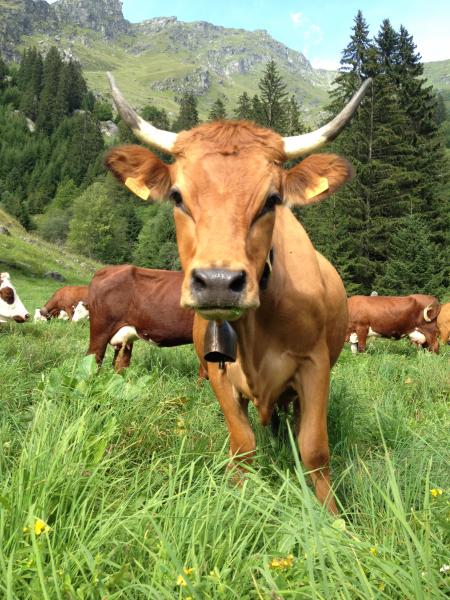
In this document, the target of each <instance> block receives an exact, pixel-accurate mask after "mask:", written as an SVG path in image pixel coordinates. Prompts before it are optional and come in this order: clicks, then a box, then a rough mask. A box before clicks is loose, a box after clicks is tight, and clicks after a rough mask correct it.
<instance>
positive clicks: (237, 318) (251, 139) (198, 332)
mask: <svg viewBox="0 0 450 600" xmlns="http://www.w3.org/2000/svg"><path fill="white" fill-rule="evenodd" d="M110 81H111V84H112V90H113V96H114V100H115V102H116V105H117V108H118V110H119V112H120V114H121V116H122V118H123V119H125V121H126V122H127V123H128V124H129V125H130V126H131V128H132V129H133V132H134V133H135V134H136V135H137V136H139V137H140V139H141V140H143V141H146V142H147V143H149V144H150V145H153V146H155V147H157V148H159V149H161V150H165V151H166V152H170V153H172V155H173V156H174V158H175V159H176V160H175V162H174V163H173V164H171V165H167V164H165V163H163V162H162V161H161V160H159V159H158V158H157V157H156V156H155V155H154V154H152V153H151V152H149V151H148V150H146V149H144V148H141V147H139V146H124V147H119V148H116V149H113V150H112V151H111V152H110V153H109V155H108V156H107V158H106V165H107V166H108V168H109V169H110V170H111V171H112V172H113V173H114V174H115V175H116V177H118V178H119V179H120V180H121V181H122V182H123V183H125V185H126V186H127V187H128V188H129V189H131V190H132V191H134V192H135V193H136V194H137V195H138V196H140V197H141V198H144V199H148V198H149V197H152V198H155V199H160V200H162V199H164V198H166V197H170V198H171V199H172V200H173V202H174V204H175V207H174V217H175V223H176V232H177V242H178V250H179V254H180V259H181V264H182V267H183V271H184V281H183V286H182V294H181V304H182V306H185V307H189V308H193V309H194V310H195V311H196V317H195V321H194V343H195V347H196V350H197V353H198V355H199V357H200V359H201V360H203V357H204V338H205V331H206V329H207V325H208V322H209V321H210V320H219V321H220V320H227V321H231V325H232V328H233V330H234V331H235V332H236V334H237V339H238V350H237V360H236V362H234V363H226V364H225V365H221V364H220V363H208V365H207V368H208V374H209V377H210V381H211V385H212V388H213V390H214V393H215V394H216V396H217V398H218V400H219V403H220V405H221V407H222V410H223V413H224V416H225V420H226V423H227V426H228V430H229V433H230V450H231V454H232V455H233V456H234V457H235V458H236V459H237V458H238V457H236V455H240V457H239V460H240V461H242V460H250V459H251V457H252V455H253V454H254V452H255V436H254V433H253V430H252V428H251V425H250V422H249V418H248V414H247V413H248V402H249V400H251V401H252V402H253V403H254V405H255V407H256V409H257V411H258V413H259V416H260V419H261V422H262V423H263V425H266V424H268V423H269V422H270V420H271V416H272V414H273V413H274V410H275V408H276V406H277V402H278V400H279V399H280V397H282V396H284V397H286V396H287V395H288V394H289V395H291V398H292V399H294V398H295V400H294V401H295V406H296V412H297V414H298V413H301V418H299V419H297V426H296V434H297V437H298V444H299V449H300V453H301V457H302V460H303V462H304V464H305V465H306V467H307V468H308V470H310V471H311V476H312V479H313V482H314V486H315V491H316V495H317V497H318V498H319V499H320V501H322V502H324V503H326V504H327V506H328V508H329V509H330V510H331V511H333V512H336V504H335V501H334V498H333V495H332V493H331V488H330V485H331V483H330V475H329V448H328V434H327V404H328V389H329V380H330V368H331V366H332V365H333V363H334V362H335V361H336V359H337V358H338V356H339V353H340V351H341V349H342V346H343V344H344V340H345V331H346V325H347V301H346V295H345V290H344V286H343V284H342V281H341V279H340V277H339V275H338V274H337V272H336V271H335V269H334V268H333V267H332V266H331V264H330V263H329V262H328V261H327V260H326V259H325V258H324V257H323V256H321V255H320V254H319V253H318V252H315V250H314V248H313V246H312V244H311V242H310V240H309V238H308V236H307V234H306V232H305V231H304V229H303V227H302V226H301V224H300V223H299V222H298V221H297V219H296V218H295V217H294V215H293V214H292V212H291V210H290V209H289V205H305V204H311V203H313V202H317V201H319V200H321V199H322V198H325V197H326V196H328V195H329V194H331V193H332V192H334V191H335V190H336V189H338V188H339V187H340V186H341V185H342V184H344V183H345V182H346V181H348V180H349V179H350V177H351V167H350V165H349V164H348V163H347V161H345V160H344V159H342V158H340V157H339V156H336V155H333V154H319V155H313V156H309V157H308V158H306V159H305V160H304V161H303V162H301V163H300V164H298V165H296V166H294V167H292V168H291V169H288V170H285V169H283V168H282V165H283V163H284V162H285V161H286V160H287V159H290V158H295V157H296V156H300V155H302V154H305V153H307V152H308V151H310V150H311V149H313V148H317V147H319V146H321V145H323V144H324V143H325V142H326V141H327V140H329V139H332V138H333V137H335V136H336V135H337V133H338V132H339V130H340V129H341V128H342V127H343V126H344V125H345V123H346V122H347V121H348V120H349V118H350V117H351V115H352V114H353V112H354V111H355V110H356V107H357V106H358V104H359V102H360V101H361V99H362V97H363V95H364V93H365V91H366V89H367V87H368V85H369V83H370V82H366V83H365V84H364V86H363V88H362V89H361V90H360V91H359V92H358V94H357V95H356V96H355V97H354V98H353V99H352V100H351V101H350V103H349V105H347V107H346V108H345V109H344V110H343V111H342V113H341V114H340V115H338V116H337V117H336V118H335V119H334V120H333V121H332V122H331V123H329V124H328V125H325V126H324V127H322V128H321V129H319V130H318V131H316V132H312V133H308V134H305V135H303V136H294V137H289V138H284V139H283V138H282V137H280V136H279V135H278V134H276V133H275V132H273V131H270V130H268V129H263V128H261V127H258V126H256V125H255V124H253V123H248V122H245V121H222V122H217V123H205V124H203V125H200V126H198V127H196V128H194V129H192V130H191V131H184V132H181V133H179V134H178V135H176V134H173V133H170V132H165V131H160V130H158V129H156V128H155V127H153V126H152V125H150V123H147V122H145V121H143V120H142V119H141V118H140V117H139V116H138V115H137V114H136V113H135V111H134V110H133V109H132V108H131V107H130V106H129V105H128V104H127V103H126V101H125V99H124V98H123V96H122V95H121V93H120V91H119V90H118V89H117V87H116V86H115V84H114V81H113V79H112V77H110ZM204 364H205V363H204ZM205 366H206V365H205ZM292 392H294V394H292ZM243 455H244V456H243Z"/></svg>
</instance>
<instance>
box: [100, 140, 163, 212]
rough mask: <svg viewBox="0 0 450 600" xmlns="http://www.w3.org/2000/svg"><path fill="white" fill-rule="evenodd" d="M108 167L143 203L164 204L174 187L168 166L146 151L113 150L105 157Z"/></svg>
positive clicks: (121, 147) (131, 147)
mask: <svg viewBox="0 0 450 600" xmlns="http://www.w3.org/2000/svg"><path fill="white" fill-rule="evenodd" d="M105 166H106V168H107V169H109V170H110V171H111V172H112V173H113V175H115V177H117V179H119V181H121V182H122V183H123V184H124V185H125V186H126V187H127V188H128V189H129V190H130V191H131V192H133V193H134V194H136V196H138V197H139V198H141V199H142V200H149V199H153V200H164V199H165V198H167V196H168V193H169V190H170V187H171V180H170V169H169V166H168V165H166V163H164V162H163V161H162V160H160V159H159V158H158V157H157V156H155V155H154V154H153V153H152V152H150V150H147V149H146V148H142V147H141V146H119V147H117V148H113V149H112V150H111V151H110V152H108V154H107V155H106V158H105Z"/></svg>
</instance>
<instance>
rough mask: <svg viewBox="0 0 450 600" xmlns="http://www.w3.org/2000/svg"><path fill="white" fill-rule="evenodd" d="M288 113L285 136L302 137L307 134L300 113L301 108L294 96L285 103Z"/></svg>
mask: <svg viewBox="0 0 450 600" xmlns="http://www.w3.org/2000/svg"><path fill="white" fill-rule="evenodd" d="M284 110H285V113H286V124H285V131H284V134H285V135H300V134H301V133H305V124H304V123H303V119H302V117H301V113H300V106H299V105H298V102H297V100H296V98H295V96H294V95H292V96H291V97H290V98H289V100H287V101H286V102H285V106H284Z"/></svg>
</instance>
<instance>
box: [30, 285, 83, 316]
mask: <svg viewBox="0 0 450 600" xmlns="http://www.w3.org/2000/svg"><path fill="white" fill-rule="evenodd" d="M87 297H88V286H87V285H66V286H64V287H62V288H59V290H56V292H55V293H54V294H53V296H52V297H51V298H50V300H49V301H48V302H47V303H46V304H45V306H44V307H43V308H37V309H36V312H35V313H34V320H35V321H48V320H49V319H53V318H59V319H62V320H64V321H70V320H71V319H72V317H73V313H74V310H75V307H76V306H77V304H78V303H79V302H81V301H83V302H87Z"/></svg>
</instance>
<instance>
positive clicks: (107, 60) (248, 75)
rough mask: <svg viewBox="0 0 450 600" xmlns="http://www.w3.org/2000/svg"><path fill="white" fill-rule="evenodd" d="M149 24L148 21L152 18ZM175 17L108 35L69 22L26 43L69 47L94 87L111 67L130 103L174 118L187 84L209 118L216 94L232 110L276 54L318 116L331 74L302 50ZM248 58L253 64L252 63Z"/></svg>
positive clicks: (262, 35) (291, 85) (100, 88)
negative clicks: (162, 110)
mask: <svg viewBox="0 0 450 600" xmlns="http://www.w3.org/2000/svg"><path fill="white" fill-rule="evenodd" d="M149 23H150V24H149ZM200 25H202V24H196V23H192V24H190V23H179V22H177V23H174V24H172V25H167V26H165V27H162V28H161V29H155V28H154V27H155V26H154V25H152V24H151V22H144V23H143V24H140V25H136V26H133V27H134V30H133V32H134V33H133V35H122V36H119V37H117V38H116V39H115V40H114V41H106V40H105V39H103V38H102V36H101V35H100V34H97V33H95V32H93V31H90V30H82V29H80V28H73V27H69V26H67V27H65V28H64V30H63V31H62V32H61V35H58V36H57V39H56V40H55V36H53V35H51V36H50V35H43V34H39V35H35V36H28V37H24V38H23V47H26V46H29V45H36V46H38V47H39V48H41V49H43V48H45V47H48V46H49V45H51V44H55V43H56V44H57V45H59V46H60V47H61V48H65V49H66V50H67V51H68V52H69V53H70V54H72V55H73V56H75V57H76V58H77V59H78V60H80V62H81V63H82V65H83V71H84V74H85V76H86V79H87V81H88V83H89V86H90V87H91V88H92V89H93V90H95V91H97V92H100V93H102V94H104V95H108V94H109V87H108V83H107V79H106V75H105V73H106V71H108V70H110V71H112V72H113V73H114V74H115V75H116V77H117V81H118V83H119V85H120V86H121V87H122V88H123V90H124V92H125V93H126V95H127V97H128V98H129V99H130V100H131V102H132V103H133V104H135V105H136V106H137V107H140V106H142V105H144V104H147V103H152V104H155V105H156V106H159V107H161V108H165V109H166V110H168V112H169V113H170V114H171V116H172V117H173V116H174V115H175V114H176V113H177V111H178V105H177V103H176V98H177V97H179V96H180V95H181V93H182V91H183V89H192V90H193V91H194V93H196V94H198V97H199V111H200V116H201V117H202V118H206V116H207V114H208V112H209V109H210V107H211V105H212V103H213V102H214V101H215V100H216V99H217V97H218V96H220V97H222V98H224V99H225V100H226V102H227V105H228V106H229V107H230V108H231V109H232V108H234V106H235V105H236V102H237V98H238V96H239V95H240V94H241V93H242V92H243V91H247V92H248V93H249V94H250V95H253V94H254V93H257V92H258V87H257V82H258V80H259V78H260V75H261V73H262V70H263V68H264V65H265V64H266V63H267V61H268V60H269V59H270V58H274V59H275V60H276V61H277V63H278V65H279V67H280V72H281V73H282V75H283V77H284V79H285V81H286V82H287V85H288V90H289V92H291V93H294V94H295V95H296V96H297V97H298V99H299V101H300V102H301V104H302V105H303V106H304V109H305V111H306V114H307V119H308V120H314V118H316V116H317V114H318V111H319V110H320V109H321V108H322V106H323V105H324V104H325V102H326V99H327V90H328V87H329V84H330V82H331V80H332V76H331V74H330V73H328V72H326V71H321V70H314V69H312V68H311V65H310V64H309V63H308V61H307V60H306V59H305V58H304V57H303V56H302V55H301V54H300V53H298V52H296V51H294V50H289V49H288V48H286V47H285V46H283V45H282V44H280V43H278V42H276V41H275V40H273V39H272V38H271V37H270V36H269V35H268V34H267V33H266V32H249V31H244V30H240V29H239V30H238V29H226V28H222V27H214V26H212V25H209V24H206V26H205V27H206V28H205V30H202V29H200ZM248 61H250V65H249V64H248Z"/></svg>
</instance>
